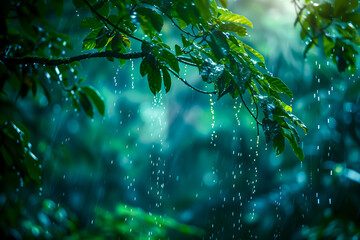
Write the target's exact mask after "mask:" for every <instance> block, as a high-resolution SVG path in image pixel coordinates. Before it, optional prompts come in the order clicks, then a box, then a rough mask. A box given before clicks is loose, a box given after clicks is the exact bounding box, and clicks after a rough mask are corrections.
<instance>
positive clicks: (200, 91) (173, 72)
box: [165, 66, 216, 94]
mask: <svg viewBox="0 0 360 240" xmlns="http://www.w3.org/2000/svg"><path fill="white" fill-rule="evenodd" d="M165 68H166V69H167V70H169V71H170V72H171V73H172V74H174V75H175V76H176V77H177V78H178V79H180V80H181V81H182V82H183V83H185V85H187V86H189V87H190V88H191V89H193V90H195V91H197V92H199V93H204V94H216V91H212V92H208V91H204V90H201V89H198V88H196V87H194V86H193V85H191V84H190V83H188V82H187V81H186V80H185V79H183V78H182V77H180V76H179V74H177V73H176V72H175V71H174V70H172V69H171V68H169V67H167V66H165Z"/></svg>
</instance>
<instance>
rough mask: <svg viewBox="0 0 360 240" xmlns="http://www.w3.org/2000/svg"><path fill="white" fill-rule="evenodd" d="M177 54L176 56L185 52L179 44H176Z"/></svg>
mask: <svg viewBox="0 0 360 240" xmlns="http://www.w3.org/2000/svg"><path fill="white" fill-rule="evenodd" d="M175 53H176V56H179V55H182V54H183V51H181V47H180V46H179V45H177V44H175Z"/></svg>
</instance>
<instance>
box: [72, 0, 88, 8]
mask: <svg viewBox="0 0 360 240" xmlns="http://www.w3.org/2000/svg"><path fill="white" fill-rule="evenodd" d="M72 2H73V4H74V6H75V7H76V9H80V8H84V7H85V6H86V3H85V1H84V0H72Z"/></svg>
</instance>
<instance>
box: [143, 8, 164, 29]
mask: <svg viewBox="0 0 360 240" xmlns="http://www.w3.org/2000/svg"><path fill="white" fill-rule="evenodd" d="M136 12H137V13H138V17H139V20H140V26H141V29H142V30H143V31H144V33H145V34H148V35H150V36H152V35H153V33H154V30H156V31H157V32H160V31H161V28H162V26H163V18H162V16H161V15H160V14H159V13H157V12H156V11H154V10H152V9H150V8H147V7H139V8H137V9H136Z"/></svg>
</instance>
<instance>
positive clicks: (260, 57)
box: [243, 43, 265, 63]
mask: <svg viewBox="0 0 360 240" xmlns="http://www.w3.org/2000/svg"><path fill="white" fill-rule="evenodd" d="M243 46H244V47H245V49H247V50H249V51H250V52H251V53H252V54H254V55H255V56H256V57H257V58H258V59H260V61H262V62H263V63H265V59H264V57H263V55H261V54H260V53H259V52H258V51H256V50H255V49H253V48H252V47H250V46H249V45H246V44H245V43H243Z"/></svg>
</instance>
